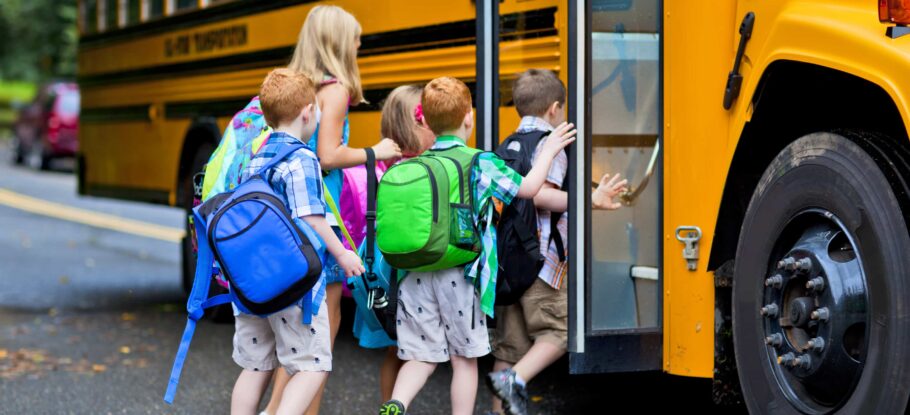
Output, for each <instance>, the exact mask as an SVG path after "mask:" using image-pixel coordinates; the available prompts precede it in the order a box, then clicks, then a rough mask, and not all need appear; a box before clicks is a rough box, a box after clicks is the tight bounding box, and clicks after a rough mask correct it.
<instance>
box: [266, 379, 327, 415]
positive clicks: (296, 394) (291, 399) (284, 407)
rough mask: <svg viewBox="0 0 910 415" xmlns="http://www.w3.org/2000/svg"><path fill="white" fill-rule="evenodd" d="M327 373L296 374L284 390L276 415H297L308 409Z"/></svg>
mask: <svg viewBox="0 0 910 415" xmlns="http://www.w3.org/2000/svg"><path fill="white" fill-rule="evenodd" d="M328 375H329V373H328V372H297V373H296V374H295V375H294V376H293V377H291V380H290V381H289V382H288V385H287V387H285V388H284V394H282V395H281V405H279V406H278V412H276V415H299V414H302V413H303V412H304V411H306V410H307V408H308V407H310V406H311V405H310V404H311V403H312V402H313V398H314V397H315V396H316V393H317V392H319V388H320V386H321V385H322V384H323V383H324V382H325V380H326V379H327V378H328Z"/></svg>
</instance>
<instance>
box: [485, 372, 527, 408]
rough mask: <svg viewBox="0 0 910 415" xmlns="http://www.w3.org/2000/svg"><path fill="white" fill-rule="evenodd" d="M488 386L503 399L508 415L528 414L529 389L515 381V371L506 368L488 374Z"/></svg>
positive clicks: (503, 405) (503, 406)
mask: <svg viewBox="0 0 910 415" xmlns="http://www.w3.org/2000/svg"><path fill="white" fill-rule="evenodd" d="M487 386H489V387H490V390H492V391H493V394H495V395H496V397H497V398H499V399H502V409H503V410H504V411H505V413H506V414H508V415H527V413H528V391H527V389H526V388H525V387H524V386H521V385H519V384H518V383H517V382H515V371H514V370H512V369H504V370H500V371H498V372H492V373H488V374H487Z"/></svg>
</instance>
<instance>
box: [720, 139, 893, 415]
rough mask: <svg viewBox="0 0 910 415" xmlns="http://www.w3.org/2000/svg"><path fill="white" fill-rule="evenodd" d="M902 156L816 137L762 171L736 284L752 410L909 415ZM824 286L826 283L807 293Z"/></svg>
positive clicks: (737, 325) (739, 359)
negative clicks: (905, 412)
mask: <svg viewBox="0 0 910 415" xmlns="http://www.w3.org/2000/svg"><path fill="white" fill-rule="evenodd" d="M893 147H899V146H897V145H890V146H888V145H887V144H883V143H882V142H881V140H879V141H878V142H876V141H874V140H868V136H865V137H864V136H863V134H861V133H860V134H853V133H845V134H843V135H841V134H832V133H814V134H809V135H806V136H803V137H801V138H799V139H798V140H796V141H795V142H793V143H791V144H790V145H788V146H787V147H786V148H784V149H783V150H782V151H781V152H780V153H779V154H778V155H777V157H775V159H774V160H773V161H772V162H771V164H770V166H769V167H768V168H767V169H766V170H765V172H764V175H763V176H762V178H761V180H760V182H759V184H758V186H757V187H756V190H755V192H754V193H753V195H752V199H751V201H750V203H749V207H748V210H747V211H746V215H745V218H744V221H743V226H742V230H741V233H740V238H739V243H738V246H737V252H736V261H735V269H734V278H733V310H732V311H733V339H734V349H735V353H736V364H737V368H738V371H739V379H740V382H741V385H742V389H743V395H744V400H745V402H746V405H747V407H748V409H749V412H751V413H765V414H789V413H810V414H811V413H829V412H834V411H838V412H842V413H881V414H886V413H889V414H890V413H903V412H904V410H905V408H906V406H907V402H908V396H910V348H908V347H907V345H908V344H910V312H908V311H910V310H908V307H910V302H908V301H907V300H906V299H907V298H910V279H908V278H907V276H908V275H910V255H907V252H910V236H908V228H907V226H906V225H907V224H906V223H905V221H904V216H903V214H902V209H901V201H902V200H901V199H899V197H902V196H895V195H896V194H897V195H906V193H905V189H899V191H898V192H895V191H894V189H895V186H896V184H897V185H899V184H900V183H903V179H901V173H903V172H904V171H905V168H907V167H908V166H910V164H908V163H907V162H910V155H908V154H907V152H906V151H904V150H903V149H899V148H893ZM880 166H888V167H886V168H885V170H884V171H883V170H882V168H881V167H880ZM906 171H910V170H906ZM903 178H904V179H910V176H906V175H905V176H903ZM777 277H781V279H778V278H777ZM817 278H821V281H822V282H823V283H824V284H818V283H817V282H816V283H810V281H812V280H813V279H816V281H817ZM847 288H849V289H847ZM837 301H840V302H841V303H840V304H837V303H836V302H837ZM771 306H774V307H771ZM822 308H824V309H825V310H823V311H824V312H822V310H821V309H822ZM817 339H822V340H824V341H826V343H825V342H819V341H817ZM809 340H811V341H812V342H811V343H810V342H809ZM884 385H887V387H885V386H884Z"/></svg>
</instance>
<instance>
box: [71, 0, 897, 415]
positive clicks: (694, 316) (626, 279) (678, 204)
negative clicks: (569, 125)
mask: <svg viewBox="0 0 910 415" xmlns="http://www.w3.org/2000/svg"><path fill="white" fill-rule="evenodd" d="M320 3H323V2H316V1H299V0H298V1H275V2H255V1H247V0H237V1H219V2H216V1H205V0H201V1H197V0H192V1H181V0H176V1H174V0H170V1H163V0H162V1H151V0H142V1H139V0H135V1H133V0H129V1H100V2H96V1H89V0H83V1H82V2H81V5H80V10H81V13H82V14H81V23H80V24H81V33H82V37H81V41H80V53H79V65H80V82H81V87H82V91H83V108H84V110H83V114H84V115H83V117H84V120H83V123H82V126H83V127H82V129H81V131H80V134H81V136H80V140H81V143H82V144H81V149H80V157H79V167H78V174H79V183H80V187H79V189H80V193H82V194H90V195H100V196H110V197H118V198H127V199H134V200H144V201H149V202H155V203H166V204H171V205H184V206H185V205H186V204H187V203H188V199H189V197H190V184H191V181H190V177H191V175H192V173H193V172H195V171H197V170H198V169H199V168H200V167H201V165H202V164H203V163H204V162H205V160H206V158H207V157H208V154H209V153H210V152H211V150H212V149H213V148H214V146H215V145H216V144H217V140H218V138H219V137H220V131H221V130H222V128H223V127H224V125H225V123H226V120H227V119H228V117H229V116H230V115H232V114H233V112H235V111H237V110H238V109H240V108H242V107H243V105H244V104H245V103H246V101H247V100H248V99H249V97H251V96H252V95H254V94H255V93H256V90H257V86H258V84H259V82H260V81H261V79H262V77H263V76H264V75H265V73H266V72H267V71H268V70H269V69H270V68H272V67H275V66H281V65H283V64H285V63H286V62H287V61H288V59H289V57H290V55H291V51H292V48H293V46H294V42H295V40H296V34H297V31H298V30H299V28H300V25H301V24H302V22H303V20H304V17H305V16H306V13H307V11H308V10H309V9H310V8H311V7H312V6H314V5H315V4H320ZM331 3H332V4H337V5H340V6H342V7H344V8H346V9H347V10H349V11H351V12H352V13H353V14H354V15H355V16H356V17H357V18H358V19H359V20H360V22H361V24H362V25H363V29H364V35H363V39H362V43H363V46H362V48H361V52H360V57H359V63H360V67H361V73H362V75H363V84H364V86H365V89H366V95H367V99H368V100H369V101H370V104H369V105H364V106H358V107H354V108H353V109H352V112H351V114H350V117H351V121H352V135H351V136H352V140H351V141H352V143H351V145H354V146H366V145H370V144H372V143H373V142H375V141H376V140H378V138H379V137H378V113H377V106H376V105H377V103H379V102H380V101H381V99H382V97H383V95H384V94H385V93H387V92H388V91H389V90H390V89H391V88H393V87H395V86H396V85H400V84H404V83H412V82H425V81H427V80H429V79H432V78H434V77H436V76H441V75H452V76H458V77H460V78H462V79H464V80H465V81H466V82H468V83H469V86H472V87H476V93H475V105H476V106H477V109H478V110H477V116H478V123H477V124H478V127H479V131H478V132H477V133H476V143H477V144H478V146H479V147H483V148H486V149H492V148H493V147H495V145H496V143H497V141H498V138H500V137H505V135H506V134H507V133H508V132H509V131H510V130H511V129H512V128H514V126H515V125H516V124H517V121H518V120H517V116H516V114H515V111H514V108H513V107H511V106H510V99H509V94H510V92H509V83H510V82H509V81H510V80H511V79H512V78H513V77H514V74H515V73H517V72H519V71H521V70H523V69H525V68H531V67H537V68H547V69H552V70H554V71H556V72H557V73H558V74H559V76H560V77H561V78H562V79H563V80H564V81H565V82H566V83H567V86H568V92H569V102H568V110H569V119H570V120H571V121H574V122H575V123H576V124H577V126H578V128H579V137H578V141H577V142H576V143H575V144H574V145H573V146H572V147H570V148H569V157H570V164H569V165H570V169H569V192H570V195H571V197H570V206H569V212H570V215H569V217H570V224H569V228H570V229H569V233H570V235H569V252H570V255H569V278H568V284H569V307H568V316H567V318H568V319H569V352H570V353H569V355H570V356H569V362H570V365H569V367H570V371H571V372H572V373H603V372H631V371H662V372H665V373H668V374H671V375H679V376H688V377H699V378H713V379H714V382H713V384H714V388H713V389H714V390H713V394H714V398H715V400H716V401H718V402H719V403H729V402H734V403H735V402H741V403H744V404H745V406H746V407H747V408H748V409H749V410H750V411H751V412H753V413H806V414H820V413H833V412H840V413H848V414H852V413H902V412H904V411H905V409H906V407H907V403H908V398H910V376H908V375H907V373H910V370H908V369H910V368H908V366H910V348H908V347H907V345H910V313H908V307H910V304H908V303H907V302H906V301H905V299H906V298H910V278H908V277H907V276H908V275H910V256H908V255H907V254H906V252H908V250H910V228H908V224H910V221H908V215H907V214H906V213H905V212H910V189H908V183H910V142H908V135H907V125H908V123H910V108H908V106H910V95H908V94H910V76H908V74H910V36H905V34H906V33H907V32H908V29H907V24H910V3H908V2H907V1H906V0H838V1H831V0H778V1H760V0H726V1H702V0H663V1H661V0H552V1H550V0H529V1H519V0H502V1H498V2H497V1H479V2H475V1H470V0H455V1H447V2H434V1H427V2H406V1H399V0H382V1H371V2H365V1H357V0H347V1H344V0H339V1H334V2H331ZM112 13H113V14H112ZM112 16H113V17H112ZM478 74H479V75H478ZM494 74H498V76H494ZM497 92H498V93H497ZM497 132H498V134H497ZM606 172H610V173H612V172H620V173H622V174H623V175H624V176H626V177H627V178H628V179H629V180H630V183H631V189H630V192H628V193H627V194H625V195H623V201H624V203H625V204H626V205H627V206H626V207H625V208H624V209H622V210H620V211H615V212H599V211H592V210H591V209H590V206H591V205H590V203H591V202H590V189H591V186H592V182H593V181H596V179H598V178H599V177H600V176H601V175H603V174H604V173H606ZM706 393H711V391H706ZM655 396H659V391H656V393H655Z"/></svg>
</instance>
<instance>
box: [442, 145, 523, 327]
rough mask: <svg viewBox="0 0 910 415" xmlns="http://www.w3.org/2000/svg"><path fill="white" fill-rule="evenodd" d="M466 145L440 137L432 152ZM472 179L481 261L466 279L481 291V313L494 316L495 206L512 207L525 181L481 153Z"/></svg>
mask: <svg viewBox="0 0 910 415" xmlns="http://www.w3.org/2000/svg"><path fill="white" fill-rule="evenodd" d="M464 145H465V144H464V141H462V140H461V139H460V138H458V137H455V136H440V137H438V138H436V143H435V144H434V145H433V147H432V150H446V149H449V148H452V147H455V146H464ZM471 177H472V180H473V182H474V183H473V184H474V194H473V197H474V206H475V209H476V210H475V211H474V223H476V224H477V225H478V228H480V229H481V233H480V238H481V246H482V248H481V252H480V255H479V256H478V257H477V259H476V260H475V261H474V262H473V263H471V264H468V265H467V266H465V278H467V279H468V280H470V281H473V282H474V284H475V285H476V286H477V287H478V288H479V290H480V309H481V310H482V311H483V312H484V313H485V314H487V315H489V316H491V317H492V316H493V304H494V302H495V300H496V274H497V272H498V270H499V259H498V257H497V256H496V227H494V226H493V224H492V220H491V219H492V217H493V203H492V198H494V197H495V198H497V199H499V200H500V201H502V203H503V204H505V205H508V204H509V203H512V199H514V198H515V196H516V195H517V194H518V188H519V187H521V180H522V179H523V177H521V175H520V174H518V173H517V172H516V171H515V170H512V169H511V168H510V167H509V166H507V165H506V163H505V162H504V161H503V160H502V159H501V158H499V156H497V155H496V154H494V153H489V152H485V153H481V154H480V156H478V157H477V164H475V165H474V166H473V167H472V170H471Z"/></svg>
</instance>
